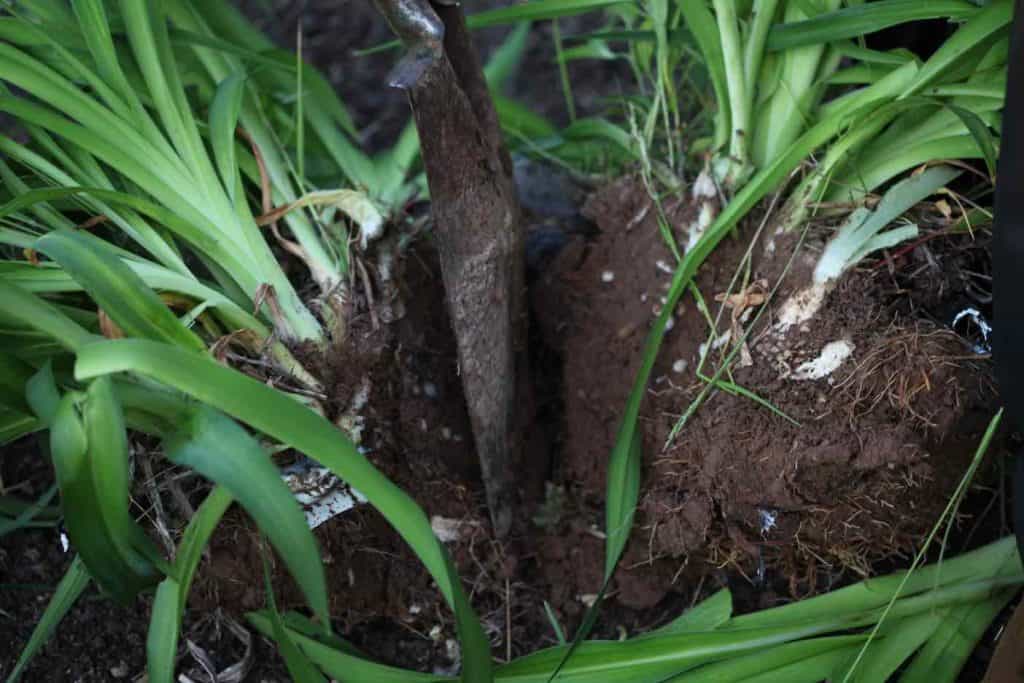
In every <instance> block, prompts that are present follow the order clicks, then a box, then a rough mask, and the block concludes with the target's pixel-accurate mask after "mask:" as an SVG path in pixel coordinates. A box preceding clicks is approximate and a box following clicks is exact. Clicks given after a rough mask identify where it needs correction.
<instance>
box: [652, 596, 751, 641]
mask: <svg viewBox="0 0 1024 683" xmlns="http://www.w3.org/2000/svg"><path fill="white" fill-rule="evenodd" d="M731 618H732V593H731V592H729V589H728V588H723V589H721V590H719V591H718V592H716V593H715V594H714V595H712V596H711V597H708V598H705V599H704V600H702V601H701V602H700V603H699V604H697V605H695V606H694V607H691V608H690V609H688V610H686V611H685V612H684V613H683V614H682V615H681V616H679V617H677V618H676V619H674V620H673V621H671V622H669V623H668V624H665V625H664V626H662V627H661V628H659V629H657V630H655V631H652V632H651V633H650V634H648V635H667V634H670V633H694V632H700V631H714V630H715V629H716V628H718V627H719V626H722V625H723V624H725V623H727V622H728V621H729V620H730V619H731ZM642 637H647V635H645V636H642Z"/></svg>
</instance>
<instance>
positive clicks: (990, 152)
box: [946, 104, 997, 181]
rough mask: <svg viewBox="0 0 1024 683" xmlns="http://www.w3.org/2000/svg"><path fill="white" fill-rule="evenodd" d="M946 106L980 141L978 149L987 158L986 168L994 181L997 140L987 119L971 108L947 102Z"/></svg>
mask: <svg viewBox="0 0 1024 683" xmlns="http://www.w3.org/2000/svg"><path fill="white" fill-rule="evenodd" d="M946 107H947V108H948V109H949V110H950V111H952V112H953V113H954V114H956V115H957V117H959V119H960V120H961V121H962V122H963V124H964V126H966V127H967V130H968V131H970V133H971V136H972V137H973V138H974V141H975V142H977V143H978V149H979V150H981V154H982V156H983V157H984V159H985V168H986V169H988V177H989V178H992V179H993V181H994V180H995V177H996V154H997V152H996V141H995V136H993V135H992V131H990V130H989V128H988V126H987V125H985V121H984V120H983V119H982V118H981V117H980V116H978V115H977V114H975V113H974V112H973V111H971V110H970V109H966V108H964V107H959V106H957V105H955V104H947V105H946Z"/></svg>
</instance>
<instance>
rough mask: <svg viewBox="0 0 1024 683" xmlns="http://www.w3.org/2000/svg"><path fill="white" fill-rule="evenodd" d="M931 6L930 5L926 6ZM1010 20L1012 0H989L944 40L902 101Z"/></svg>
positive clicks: (989, 37)
mask: <svg viewBox="0 0 1024 683" xmlns="http://www.w3.org/2000/svg"><path fill="white" fill-rule="evenodd" d="M929 4H931V3H929ZM1012 18H1013V2H1012V0H992V2H990V3H989V4H988V5H986V6H985V7H984V8H983V9H981V10H980V11H979V12H977V13H976V14H975V15H974V16H972V17H971V18H970V19H969V20H968V21H967V23H965V24H964V25H963V26H961V27H960V28H959V29H957V32H956V33H954V34H953V35H952V37H950V38H949V39H948V40H946V41H945V42H944V43H943V44H942V46H941V47H939V49H938V50H937V51H936V52H935V54H933V55H932V56H931V57H930V58H929V59H928V61H926V62H925V63H924V66H922V67H921V71H920V72H919V73H918V74H917V78H916V79H914V81H913V82H912V83H911V84H910V86H909V87H908V88H907V91H906V92H905V93H904V94H903V95H902V97H904V98H905V97H909V96H911V95H913V94H915V93H917V92H919V91H920V90H921V89H922V88H924V87H925V86H927V85H929V84H930V83H931V82H932V81H934V80H936V79H938V78H940V77H941V76H943V75H944V74H945V73H946V72H948V71H949V70H950V68H952V67H953V66H954V65H955V64H956V63H957V61H958V60H959V59H960V58H961V57H963V56H964V55H966V54H968V53H969V52H970V51H971V50H972V49H974V48H976V47H978V46H981V45H983V44H984V42H985V41H987V40H990V39H991V38H992V36H993V35H994V34H996V33H997V32H999V31H1000V30H1002V29H1003V28H1005V27H1006V26H1007V25H1009V23H1010V20H1011V19H1012Z"/></svg>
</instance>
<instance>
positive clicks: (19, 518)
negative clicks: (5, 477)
mask: <svg viewBox="0 0 1024 683" xmlns="http://www.w3.org/2000/svg"><path fill="white" fill-rule="evenodd" d="M55 495H57V486H56V485H53V486H51V487H50V488H49V489H47V490H46V492H45V493H43V495H42V496H40V497H39V499H38V500H37V501H35V502H34V503H21V505H22V506H23V507H22V508H21V509H20V510H18V508H17V507H15V504H16V503H20V501H15V499H14V498H13V497H11V496H0V538H2V537H3V536H5V535H7V534H9V533H12V532H15V531H18V530H19V529H24V528H28V527H36V528H38V527H54V526H57V524H58V521H59V518H57V519H46V518H45V517H46V513H47V512H48V511H50V510H56V509H57V508H50V507H47V506H48V505H49V503H50V501H51V500H53V497H54V496H55ZM12 508H13V509H14V510H17V511H16V512H14V515H15V516H14V517H13V519H11V518H8V514H9V513H8V512H7V510H11V509H12Z"/></svg>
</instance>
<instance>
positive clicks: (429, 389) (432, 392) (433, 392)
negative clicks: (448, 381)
mask: <svg viewBox="0 0 1024 683" xmlns="http://www.w3.org/2000/svg"><path fill="white" fill-rule="evenodd" d="M423 393H424V394H426V395H427V398H437V385H436V384H434V383H433V382H427V383H425V384H424V385H423Z"/></svg>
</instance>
